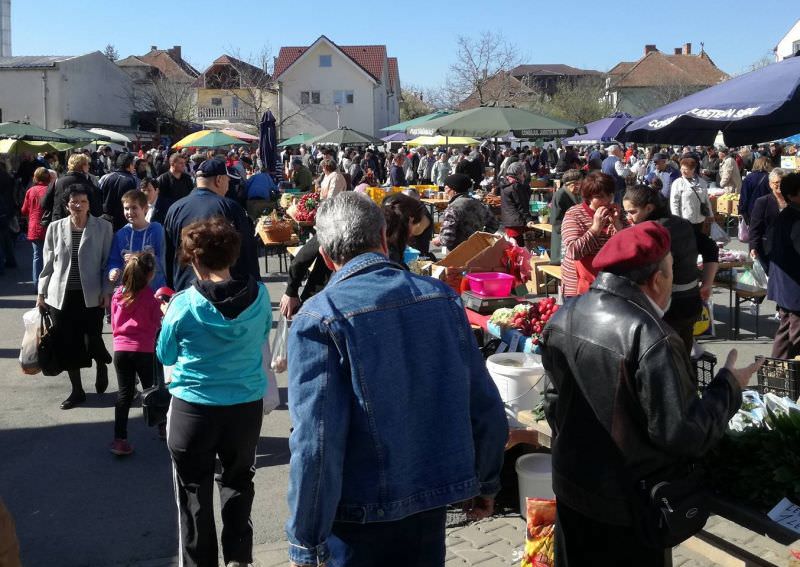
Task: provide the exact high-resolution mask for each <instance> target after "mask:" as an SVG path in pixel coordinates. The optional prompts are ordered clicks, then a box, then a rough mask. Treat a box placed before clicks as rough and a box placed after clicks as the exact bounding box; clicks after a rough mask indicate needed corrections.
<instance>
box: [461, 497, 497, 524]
mask: <svg viewBox="0 0 800 567" xmlns="http://www.w3.org/2000/svg"><path fill="white" fill-rule="evenodd" d="M462 509H463V510H464V512H466V513H467V519H468V520H470V521H473V520H483V519H484V518H488V517H490V516H491V515H492V514H494V498H488V497H485V496H476V497H475V498H472V499H471V500H467V501H465V502H464V504H463V505H462Z"/></svg>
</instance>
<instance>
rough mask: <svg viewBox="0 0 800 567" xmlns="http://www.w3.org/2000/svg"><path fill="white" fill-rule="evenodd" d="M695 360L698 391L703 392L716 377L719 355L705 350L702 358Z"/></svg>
mask: <svg viewBox="0 0 800 567" xmlns="http://www.w3.org/2000/svg"><path fill="white" fill-rule="evenodd" d="M694 361H695V371H696V374H697V391H698V392H701V391H702V390H703V388H705V387H706V386H708V385H709V383H711V381H712V380H713V379H714V368H715V367H716V366H717V357H716V356H714V355H713V354H711V353H710V352H704V353H703V354H701V355H700V358H696V359H694Z"/></svg>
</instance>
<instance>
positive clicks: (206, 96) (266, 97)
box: [194, 55, 277, 126]
mask: <svg viewBox="0 0 800 567" xmlns="http://www.w3.org/2000/svg"><path fill="white" fill-rule="evenodd" d="M194 86H195V88H196V89H197V119H198V120H200V121H201V122H205V121H218V123H219V125H224V123H225V122H227V123H229V124H231V125H232V124H249V125H252V126H255V125H257V124H258V122H259V121H260V120H261V115H262V114H263V113H264V112H265V111H266V110H267V109H273V113H274V109H275V108H277V91H276V90H275V89H274V86H273V81H272V77H270V76H269V74H268V73H267V72H266V70H265V69H263V68H261V67H257V66H255V65H253V64H251V63H248V62H246V61H242V60H241V59H238V58H236V57H233V56H231V55H222V56H220V57H218V58H217V59H215V60H214V62H213V63H212V64H211V65H210V66H209V67H208V68H207V69H206V70H205V71H203V72H202V73H200V75H199V76H198V77H197V79H195V81H194Z"/></svg>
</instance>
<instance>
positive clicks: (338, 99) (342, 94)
mask: <svg viewBox="0 0 800 567" xmlns="http://www.w3.org/2000/svg"><path fill="white" fill-rule="evenodd" d="M333 104H353V91H333Z"/></svg>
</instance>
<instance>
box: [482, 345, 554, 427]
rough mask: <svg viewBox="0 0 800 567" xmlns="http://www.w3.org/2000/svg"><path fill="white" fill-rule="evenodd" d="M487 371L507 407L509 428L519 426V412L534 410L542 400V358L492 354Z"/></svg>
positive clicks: (522, 354) (507, 353)
mask: <svg viewBox="0 0 800 567" xmlns="http://www.w3.org/2000/svg"><path fill="white" fill-rule="evenodd" d="M486 368H487V369H488V370H489V375H490V376H491V377H492V380H493V381H494V383H495V385H496V386H497V390H498V391H499V392H500V398H501V399H502V400H503V404H505V406H506V416H507V417H508V423H509V425H511V426H512V427H514V426H520V425H521V424H520V423H519V421H517V413H519V412H520V411H522V410H531V409H533V408H534V407H536V405H537V404H538V403H539V402H540V401H541V394H542V389H543V387H544V385H543V381H542V377H543V376H544V367H543V366H542V357H541V356H539V355H538V354H531V353H527V352H504V353H501V354H493V355H492V356H490V357H489V358H488V359H487V360H486Z"/></svg>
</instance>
